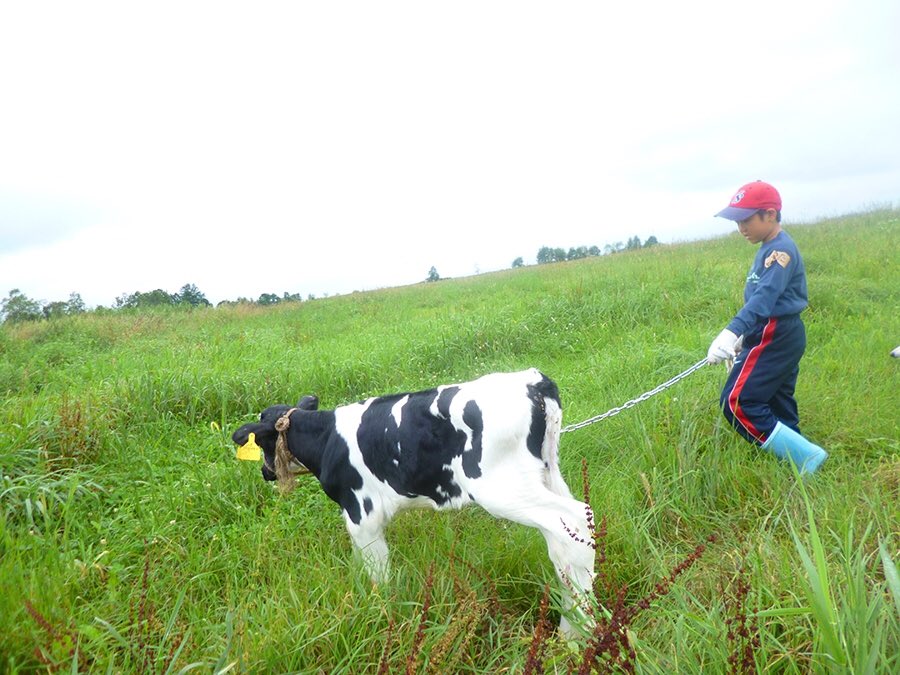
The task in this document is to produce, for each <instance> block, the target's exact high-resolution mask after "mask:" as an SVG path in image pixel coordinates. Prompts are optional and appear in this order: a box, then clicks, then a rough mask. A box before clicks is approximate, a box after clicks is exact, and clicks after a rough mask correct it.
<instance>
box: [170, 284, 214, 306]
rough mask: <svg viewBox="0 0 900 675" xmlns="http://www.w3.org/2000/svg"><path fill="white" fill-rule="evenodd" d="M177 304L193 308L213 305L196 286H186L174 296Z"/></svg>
mask: <svg viewBox="0 0 900 675" xmlns="http://www.w3.org/2000/svg"><path fill="white" fill-rule="evenodd" d="M174 300H175V304H178V305H191V306H192V307H211V306H212V303H211V302H210V301H209V300H207V299H206V296H205V295H203V293H202V292H201V291H200V289H199V288H197V287H196V286H195V285H194V284H185V285H184V286H182V287H181V290H180V291H178V293H176V294H175V296H174Z"/></svg>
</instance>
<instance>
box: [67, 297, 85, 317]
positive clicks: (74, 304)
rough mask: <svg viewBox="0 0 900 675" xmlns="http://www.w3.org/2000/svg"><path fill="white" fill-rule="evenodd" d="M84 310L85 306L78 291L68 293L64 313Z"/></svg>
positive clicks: (75, 312) (80, 312)
mask: <svg viewBox="0 0 900 675" xmlns="http://www.w3.org/2000/svg"><path fill="white" fill-rule="evenodd" d="M85 311H87V307H85V305H84V300H82V299H81V296H80V295H79V294H78V293H74V292H73V293H70V294H69V301H68V302H67V303H66V314H83V313H84V312H85Z"/></svg>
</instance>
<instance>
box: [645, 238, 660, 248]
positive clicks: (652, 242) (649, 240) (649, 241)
mask: <svg viewBox="0 0 900 675" xmlns="http://www.w3.org/2000/svg"><path fill="white" fill-rule="evenodd" d="M658 243H659V242H658V241H657V240H656V237H654V236H653V235H650V236H649V237H647V241H645V242H644V248H649V247H651V246H656V245H657V244H658Z"/></svg>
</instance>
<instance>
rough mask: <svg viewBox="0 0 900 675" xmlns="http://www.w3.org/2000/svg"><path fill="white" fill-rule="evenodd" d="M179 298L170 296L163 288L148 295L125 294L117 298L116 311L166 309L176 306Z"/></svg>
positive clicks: (137, 292)
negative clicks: (168, 306) (151, 308)
mask: <svg viewBox="0 0 900 675" xmlns="http://www.w3.org/2000/svg"><path fill="white" fill-rule="evenodd" d="M176 298H177V296H174V295H169V294H168V293H166V292H165V291H164V290H162V289H161V288H157V289H156V290H155V291H149V292H147V293H141V292H140V291H136V292H134V293H132V294H130V295H129V294H127V293H123V294H122V295H120V296H119V297H117V298H116V309H144V308H146V307H164V306H166V305H174V304H175V303H176V302H177V300H176Z"/></svg>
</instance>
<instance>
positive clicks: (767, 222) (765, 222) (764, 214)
mask: <svg viewBox="0 0 900 675" xmlns="http://www.w3.org/2000/svg"><path fill="white" fill-rule="evenodd" d="M737 226H738V230H739V231H740V233H741V234H742V235H744V239H746V240H747V241H749V242H750V243H751V244H758V243H760V242H763V241H771V240H772V239H774V238H775V236H776V235H777V234H778V233H779V232H781V225H780V224H779V222H778V220H777V216H776V212H775V209H766V210H764V211H762V210H761V211H757V212H756V213H754V214H753V215H752V216H750V217H749V218H747V219H745V220H739V221H737Z"/></svg>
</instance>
